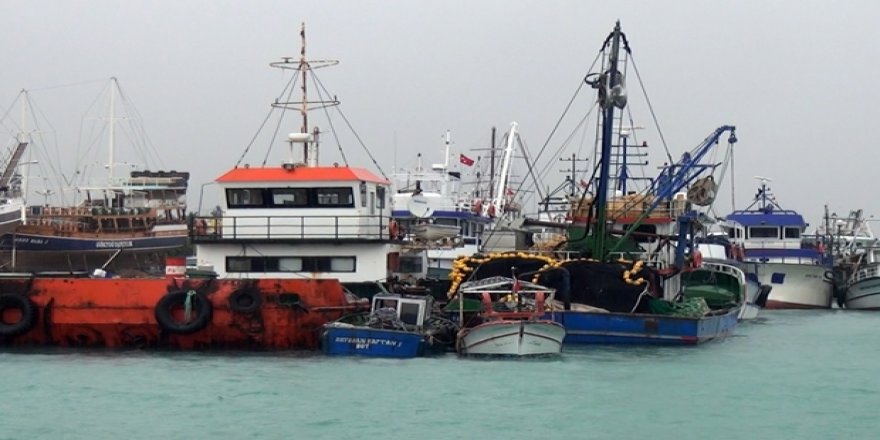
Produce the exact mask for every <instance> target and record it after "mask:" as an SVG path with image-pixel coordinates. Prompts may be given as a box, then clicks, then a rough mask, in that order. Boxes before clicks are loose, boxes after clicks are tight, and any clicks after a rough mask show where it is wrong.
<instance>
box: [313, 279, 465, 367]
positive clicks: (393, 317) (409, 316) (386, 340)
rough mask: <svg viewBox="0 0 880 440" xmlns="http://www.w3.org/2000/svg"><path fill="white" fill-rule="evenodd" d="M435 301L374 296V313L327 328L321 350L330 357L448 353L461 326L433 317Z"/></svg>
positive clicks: (342, 320) (337, 322) (405, 355)
mask: <svg viewBox="0 0 880 440" xmlns="http://www.w3.org/2000/svg"><path fill="white" fill-rule="evenodd" d="M433 306H434V298H433V297H431V296H427V295H423V296H414V295H403V294H393V293H386V294H378V295H375V296H373V300H372V307H371V311H370V312H364V313H358V314H352V315H347V316H343V317H342V318H340V319H338V320H336V321H333V322H330V323H327V324H325V325H324V331H323V332H322V334H321V347H322V350H323V352H324V353H325V354H328V355H359V356H367V357H390V358H413V357H420V356H426V355H431V354H440V353H445V352H446V351H447V349H448V348H450V347H451V346H452V342H453V340H454V338H455V333H456V331H457V326H456V325H455V324H453V323H452V322H451V321H449V320H447V319H445V318H441V317H436V316H433V310H434V307H433Z"/></svg>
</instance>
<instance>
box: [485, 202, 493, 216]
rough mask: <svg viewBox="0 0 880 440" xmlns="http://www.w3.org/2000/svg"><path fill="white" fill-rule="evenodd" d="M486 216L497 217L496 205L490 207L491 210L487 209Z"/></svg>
mask: <svg viewBox="0 0 880 440" xmlns="http://www.w3.org/2000/svg"><path fill="white" fill-rule="evenodd" d="M486 215H488V216H489V217H490V218H491V217H495V205H489V208H488V209H486Z"/></svg>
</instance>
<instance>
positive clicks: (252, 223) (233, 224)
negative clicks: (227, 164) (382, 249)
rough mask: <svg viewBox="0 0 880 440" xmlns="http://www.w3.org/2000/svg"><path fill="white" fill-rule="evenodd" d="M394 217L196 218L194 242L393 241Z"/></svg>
mask: <svg viewBox="0 0 880 440" xmlns="http://www.w3.org/2000/svg"><path fill="white" fill-rule="evenodd" d="M389 224H390V218H389V217H385V216H380V215H363V216H316V215H309V216H279V215H266V216H225V217H195V218H194V220H193V224H192V227H191V228H190V236H191V237H192V239H193V241H226V240H229V241H232V240H245V241H246V240H390V239H392V237H391V232H390V228H389Z"/></svg>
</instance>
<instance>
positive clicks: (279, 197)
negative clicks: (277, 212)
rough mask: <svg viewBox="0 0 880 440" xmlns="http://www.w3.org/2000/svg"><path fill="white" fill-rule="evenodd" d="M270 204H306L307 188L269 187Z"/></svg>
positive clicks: (307, 198)
mask: <svg viewBox="0 0 880 440" xmlns="http://www.w3.org/2000/svg"><path fill="white" fill-rule="evenodd" d="M269 192H270V193H271V194H272V206H277V207H290V206H307V205H308V204H309V190H308V189H307V188H271V189H270V190H269Z"/></svg>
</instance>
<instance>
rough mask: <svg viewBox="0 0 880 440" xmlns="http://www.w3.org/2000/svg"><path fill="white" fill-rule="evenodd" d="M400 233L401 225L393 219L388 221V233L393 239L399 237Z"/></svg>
mask: <svg viewBox="0 0 880 440" xmlns="http://www.w3.org/2000/svg"><path fill="white" fill-rule="evenodd" d="M399 233H400V226H398V224H397V221H396V220H391V221H390V222H388V234H389V235H390V236H391V239H392V240H393V239H395V238H397V237H398V234H399Z"/></svg>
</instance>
